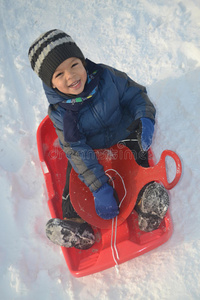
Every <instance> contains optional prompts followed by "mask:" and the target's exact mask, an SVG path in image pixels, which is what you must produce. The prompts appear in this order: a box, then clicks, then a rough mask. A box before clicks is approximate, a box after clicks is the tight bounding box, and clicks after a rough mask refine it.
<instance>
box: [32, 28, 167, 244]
mask: <svg viewBox="0 0 200 300" xmlns="http://www.w3.org/2000/svg"><path fill="white" fill-rule="evenodd" d="M29 60H30V63H31V66H32V68H33V70H34V71H35V72H36V73H37V75H38V76H39V77H40V78H41V80H42V81H43V88H44V91H45V94H46V96H47V99H48V101H49V104H50V105H49V111H48V114H49V117H50V118H51V120H52V122H53V124H54V126H55V129H56V133H57V135H58V138H59V141H60V144H61V147H62V149H63V151H64V152H65V154H66V156H67V158H68V167H67V174H66V185H65V188H64V191H63V197H62V211H63V220H60V219H51V220H49V221H48V222H47V226H46V233H47V236H48V238H49V239H50V240H51V241H52V242H54V243H55V244H58V245H61V246H65V247H75V248H78V249H88V248H90V247H91V246H92V245H93V244H94V242H95V236H94V232H93V229H92V227H91V226H90V225H89V224H87V223H86V222H84V221H83V220H82V219H81V218H80V217H79V216H78V214H77V213H76V212H75V210H74V209H73V207H72V205H71V202H70V191H69V178H70V171H71V168H72V167H73V168H74V170H75V171H76V172H77V173H78V174H79V178H80V179H81V180H82V181H83V182H84V183H85V185H86V186H88V188H89V189H90V191H91V192H92V193H93V196H94V203H95V209H96V213H97V214H98V215H99V217H101V218H103V219H106V220H108V219H112V218H114V217H115V216H117V215H118V214H119V207H118V199H117V195H116V192H115V191H114V189H113V187H112V186H111V185H110V184H109V178H108V177H107V175H106V174H105V172H104V169H103V167H102V166H101V165H100V164H99V162H98V160H97V158H96V156H95V155H94V152H93V150H94V149H99V148H109V147H111V146H113V145H115V144H117V143H119V142H124V143H125V145H126V146H127V147H129V148H130V149H131V150H132V151H133V153H134V154H135V159H136V161H137V163H138V164H140V165H142V166H144V167H148V155H147V151H148V149H149V147H150V145H151V142H152V138H153V132H154V123H155V108H154V106H153V104H152V103H151V101H150V100H149V98H148V96H147V92H146V89H145V87H143V86H141V85H139V84H137V83H136V82H134V81H133V80H132V79H131V78H129V77H128V76H127V75H126V74H125V73H123V72H121V71H118V70H115V69H114V68H111V67H109V66H105V65H103V64H95V63H94V62H92V61H90V60H89V59H85V57H84V55H83V53H82V51H81V50H80V49H79V47H78V46H77V45H76V43H75V42H74V41H73V39H72V38H71V37H70V36H69V35H68V34H66V33H64V32H63V31H61V30H58V29H54V30H50V31H48V32H46V33H44V34H42V35H40V36H39V37H38V39H36V40H35V41H34V42H33V44H32V45H31V47H30V49H29ZM91 153H93V155H91ZM141 153H142V155H141ZM88 154H90V155H88ZM168 206H169V199H168V194H167V192H166V191H165V189H164V187H163V186H162V185H160V184H158V183H155V182H152V183H150V184H148V185H147V186H145V187H144V188H143V189H142V191H141V192H140V193H139V196H138V200H137V204H136V211H137V212H138V223H139V227H140V229H141V230H143V231H151V230H155V229H157V228H158V227H159V225H160V223H161V221H162V219H163V218H164V216H165V214H166V212H167V209H168Z"/></svg>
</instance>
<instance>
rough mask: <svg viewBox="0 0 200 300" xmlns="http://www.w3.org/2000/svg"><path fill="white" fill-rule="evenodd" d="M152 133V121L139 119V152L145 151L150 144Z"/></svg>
mask: <svg viewBox="0 0 200 300" xmlns="http://www.w3.org/2000/svg"><path fill="white" fill-rule="evenodd" d="M153 133H154V121H153V120H151V119H149V118H141V119H140V125H139V131H138V143H139V145H140V148H141V150H143V151H147V150H148V149H149V148H150V146H151V143H152V139H153Z"/></svg>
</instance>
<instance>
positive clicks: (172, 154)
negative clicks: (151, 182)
mask: <svg viewBox="0 0 200 300" xmlns="http://www.w3.org/2000/svg"><path fill="white" fill-rule="evenodd" d="M167 156H170V157H172V158H173V160H174V161H175V164H176V175H175V177H174V179H173V180H172V182H168V179H167V170H166V157H167ZM156 167H158V169H160V170H161V173H162V175H161V177H162V178H160V180H161V181H162V182H163V184H164V186H165V188H166V189H168V190H171V189H172V188H173V187H174V186H175V185H176V184H177V183H178V181H179V179H180V177H181V173H182V166H181V160H180V158H179V157H178V155H177V154H176V153H175V152H173V151H171V150H164V151H163V152H162V154H161V157H160V161H159V162H158V164H157V165H156Z"/></svg>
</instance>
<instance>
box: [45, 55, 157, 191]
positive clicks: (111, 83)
mask: <svg viewBox="0 0 200 300" xmlns="http://www.w3.org/2000/svg"><path fill="white" fill-rule="evenodd" d="M86 62H87V64H94V63H92V62H91V61H89V60H86ZM94 65H95V64H94ZM97 66H101V67H102V68H103V72H102V74H101V76H100V80H99V83H98V89H97V91H96V93H95V95H94V96H93V97H92V98H91V100H90V101H87V102H86V103H85V104H84V105H83V106H82V107H81V109H80V110H79V111H78V124H77V126H78V129H79V131H80V133H81V136H80V139H79V140H78V141H76V142H69V141H66V140H65V138H64V137H65V136H66V135H65V132H64V118H65V112H66V109H65V108H63V107H61V106H60V105H59V104H60V103H61V102H62V101H63V97H62V95H60V94H59V93H58V92H57V91H56V90H54V89H51V88H49V87H47V86H46V85H45V84H44V85H43V87H44V90H45V93H46V96H47V99H48V101H49V103H50V105H49V111H48V114H49V117H50V119H51V120H52V122H53V124H54V126H55V128H56V133H57V135H58V138H59V141H60V144H61V147H62V149H63V150H64V152H65V153H66V156H67V158H68V159H69V161H70V162H71V164H72V167H73V168H74V170H75V171H76V172H77V173H78V174H79V178H80V179H81V180H82V181H83V182H84V183H85V184H86V185H87V186H88V187H89V189H90V190H91V191H92V192H93V191H95V190H97V189H98V188H99V187H101V186H102V185H103V184H104V183H105V182H107V181H108V177H107V175H106V174H105V173H104V170H103V167H102V166H101V165H100V164H99V163H98V160H97V158H96V156H95V155H94V151H93V149H100V148H108V147H111V146H113V145H115V144H117V143H118V142H119V141H121V140H123V139H125V138H127V137H128V136H129V135H130V133H131V131H133V130H135V129H136V126H137V124H138V122H137V121H138V120H139V119H140V118H142V117H147V118H150V119H152V120H154V119H155V108H154V106H153V104H152V103H151V101H150V100H149V98H148V96H147V92H146V89H145V87H143V86H141V85H139V84H137V83H136V82H134V81H133V80H132V79H130V78H129V77H128V76H127V75H126V74H125V73H123V72H120V71H118V70H116V69H113V68H111V67H109V66H105V65H102V64H99V65H97ZM86 70H87V65H86ZM65 130H67V129H65Z"/></svg>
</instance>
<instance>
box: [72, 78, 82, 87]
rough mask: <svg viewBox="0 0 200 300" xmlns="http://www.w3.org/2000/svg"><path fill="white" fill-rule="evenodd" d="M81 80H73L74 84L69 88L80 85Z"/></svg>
mask: <svg viewBox="0 0 200 300" xmlns="http://www.w3.org/2000/svg"><path fill="white" fill-rule="evenodd" d="M80 83H81V81H80V80H77V81H75V82H73V83H72V84H70V85H69V88H77V87H79V85H80Z"/></svg>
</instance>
